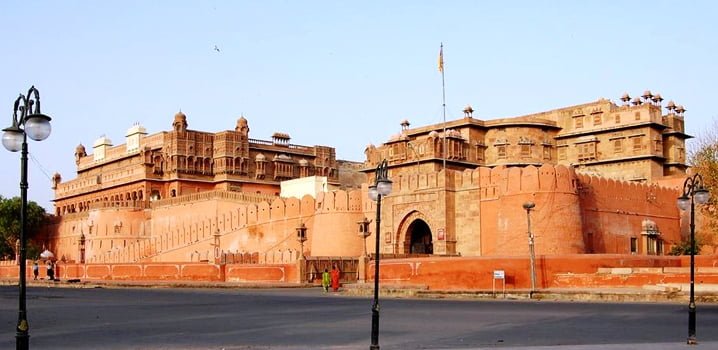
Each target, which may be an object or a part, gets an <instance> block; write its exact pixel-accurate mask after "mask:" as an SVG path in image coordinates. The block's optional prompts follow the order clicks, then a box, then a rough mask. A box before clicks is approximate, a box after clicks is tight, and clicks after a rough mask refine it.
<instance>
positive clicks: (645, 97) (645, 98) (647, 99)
mask: <svg viewBox="0 0 718 350" xmlns="http://www.w3.org/2000/svg"><path fill="white" fill-rule="evenodd" d="M641 97H643V102H648V103H650V102H651V99H652V98H653V94H652V93H651V90H646V91H644V92H643V95H641Z"/></svg>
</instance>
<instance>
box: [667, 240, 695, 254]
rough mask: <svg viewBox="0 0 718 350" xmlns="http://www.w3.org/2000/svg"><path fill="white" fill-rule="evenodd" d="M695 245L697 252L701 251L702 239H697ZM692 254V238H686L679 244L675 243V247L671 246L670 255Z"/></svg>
mask: <svg viewBox="0 0 718 350" xmlns="http://www.w3.org/2000/svg"><path fill="white" fill-rule="evenodd" d="M693 243H694V246H693V249H695V254H700V253H701V242H700V240H698V239H696V241H695V242H693ZM690 254H691V239H690V238H684V239H682V240H681V241H680V242H679V243H678V244H676V245H674V246H673V248H671V251H670V252H668V255H690Z"/></svg>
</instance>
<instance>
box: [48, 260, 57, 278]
mask: <svg viewBox="0 0 718 350" xmlns="http://www.w3.org/2000/svg"><path fill="white" fill-rule="evenodd" d="M52 265H53V264H52V260H48V261H47V279H49V280H50V281H54V280H55V270H54V266H52Z"/></svg>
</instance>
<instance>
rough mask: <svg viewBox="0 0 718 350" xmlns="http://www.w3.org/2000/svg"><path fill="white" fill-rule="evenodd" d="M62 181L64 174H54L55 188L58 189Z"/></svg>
mask: <svg viewBox="0 0 718 350" xmlns="http://www.w3.org/2000/svg"><path fill="white" fill-rule="evenodd" d="M80 146H82V145H80ZM60 182H62V176H60V173H55V174H54V175H52V189H53V190H56V189H57V185H58V184H60Z"/></svg>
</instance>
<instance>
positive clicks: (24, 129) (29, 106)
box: [2, 86, 51, 350]
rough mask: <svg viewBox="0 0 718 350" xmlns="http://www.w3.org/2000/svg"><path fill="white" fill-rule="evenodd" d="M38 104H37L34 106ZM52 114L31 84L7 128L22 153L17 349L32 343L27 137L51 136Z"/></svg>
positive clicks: (6, 139) (9, 143) (8, 144)
mask: <svg viewBox="0 0 718 350" xmlns="http://www.w3.org/2000/svg"><path fill="white" fill-rule="evenodd" d="M33 107H34V108H33ZM50 119H51V118H50V117H48V116H46V115H44V114H42V113H40V93H39V92H38V91H37V89H35V87H34V86H33V87H31V88H30V90H28V92H27V95H22V94H20V96H19V97H18V98H17V99H16V100H15V105H14V109H13V114H12V125H11V126H10V127H7V128H5V129H3V131H4V133H3V136H2V144H3V146H5V148H6V149H7V150H8V151H10V152H17V151H21V153H20V256H19V259H20V271H19V279H20V283H19V284H20V296H19V310H18V316H17V327H16V333H15V340H16V349H18V350H27V349H28V348H29V346H30V333H29V331H28V330H29V326H28V323H27V309H26V305H25V285H26V279H25V277H26V276H25V275H26V271H25V247H26V243H27V242H26V240H27V235H26V230H27V227H26V226H27V188H28V185H27V137H28V136H29V137H30V138H31V139H33V140H35V141H42V140H44V139H46V138H47V137H48V136H50V131H51V127H50Z"/></svg>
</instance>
